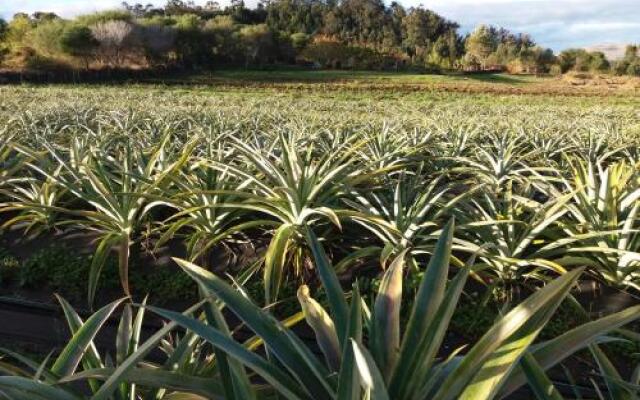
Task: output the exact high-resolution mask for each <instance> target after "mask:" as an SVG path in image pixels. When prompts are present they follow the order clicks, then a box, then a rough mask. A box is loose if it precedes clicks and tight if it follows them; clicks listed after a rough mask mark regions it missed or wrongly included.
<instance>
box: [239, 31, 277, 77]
mask: <svg viewBox="0 0 640 400" xmlns="http://www.w3.org/2000/svg"><path fill="white" fill-rule="evenodd" d="M239 35H240V39H241V41H242V46H243V48H244V54H245V67H248V66H249V64H250V63H258V64H262V63H263V62H264V61H265V60H266V58H267V56H268V55H269V54H270V50H271V49H272V47H273V35H272V33H271V31H270V30H269V27H268V26H267V25H266V24H259V25H248V26H245V27H243V28H242V29H240V32H239Z"/></svg>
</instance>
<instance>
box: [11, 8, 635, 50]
mask: <svg viewBox="0 0 640 400" xmlns="http://www.w3.org/2000/svg"><path fill="white" fill-rule="evenodd" d="M255 1H256V0H247V1H246V3H247V4H249V5H251V4H255ZM130 2H131V3H134V2H135V1H130ZM147 2H148V1H143V3H145V4H146V3H147ZM152 2H153V1H152ZM399 2H400V3H402V4H403V5H404V6H407V7H410V6H417V5H419V4H423V5H424V6H426V7H427V8H429V9H432V10H434V11H436V12H438V13H439V14H441V15H443V16H444V17H446V18H449V19H451V20H454V21H457V22H458V23H460V24H461V27H462V29H461V31H462V32H468V31H469V30H471V29H473V27H474V26H476V25H478V24H492V25H496V26H502V27H505V28H507V29H509V30H511V31H514V32H526V33H529V34H530V35H532V36H533V38H534V39H535V40H536V41H537V43H539V44H540V45H542V46H545V47H550V48H552V49H554V50H555V51H560V50H562V49H566V48H569V47H587V46H592V45H597V44H609V43H615V44H623V43H638V42H640V5H639V4H638V3H639V2H640V0H424V1H420V0H399ZM120 3H121V0H95V1H86V0H83V1H79V0H0V16H2V17H3V18H5V19H8V18H10V17H11V16H12V15H13V14H14V13H16V12H19V11H26V12H33V11H36V10H41V11H53V12H55V13H57V14H59V15H61V16H63V17H72V16H74V15H77V14H79V13H84V12H91V11H96V10H100V9H108V8H114V7H118V6H119V5H120ZM155 3H156V4H164V1H156V2H155ZM219 3H220V4H223V5H224V4H225V3H224V0H222V1H219Z"/></svg>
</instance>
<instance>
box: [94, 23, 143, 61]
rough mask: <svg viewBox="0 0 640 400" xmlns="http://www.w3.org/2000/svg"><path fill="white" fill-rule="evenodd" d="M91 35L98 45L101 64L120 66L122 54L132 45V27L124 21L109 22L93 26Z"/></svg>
mask: <svg viewBox="0 0 640 400" xmlns="http://www.w3.org/2000/svg"><path fill="white" fill-rule="evenodd" d="M91 33H92V34H93V37H94V38H95V39H96V40H97V41H98V43H99V46H98V50H99V54H100V58H101V60H102V62H103V63H106V64H107V65H110V66H122V64H123V62H124V54H125V52H126V50H127V49H128V47H130V46H132V44H133V36H134V26H133V25H132V24H131V23H129V22H126V21H121V20H111V21H106V22H100V23H98V24H96V25H93V26H92V27H91Z"/></svg>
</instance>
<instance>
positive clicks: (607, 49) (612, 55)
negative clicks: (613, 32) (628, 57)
mask: <svg viewBox="0 0 640 400" xmlns="http://www.w3.org/2000/svg"><path fill="white" fill-rule="evenodd" d="M626 47H627V45H626V44H623V43H603V44H596V45H593V46H590V47H587V48H586V50H587V51H601V52H603V53H604V55H605V56H607V58H608V59H609V60H619V59H621V58H622V57H624V51H625V49H626Z"/></svg>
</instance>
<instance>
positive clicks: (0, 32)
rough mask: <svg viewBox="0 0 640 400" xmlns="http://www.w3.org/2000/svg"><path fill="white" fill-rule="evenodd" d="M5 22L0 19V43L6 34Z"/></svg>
mask: <svg viewBox="0 0 640 400" xmlns="http://www.w3.org/2000/svg"><path fill="white" fill-rule="evenodd" d="M7 25H8V24H7V21H5V20H4V19H2V18H0V42H1V41H3V40H4V36H5V34H6V33H7Z"/></svg>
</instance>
